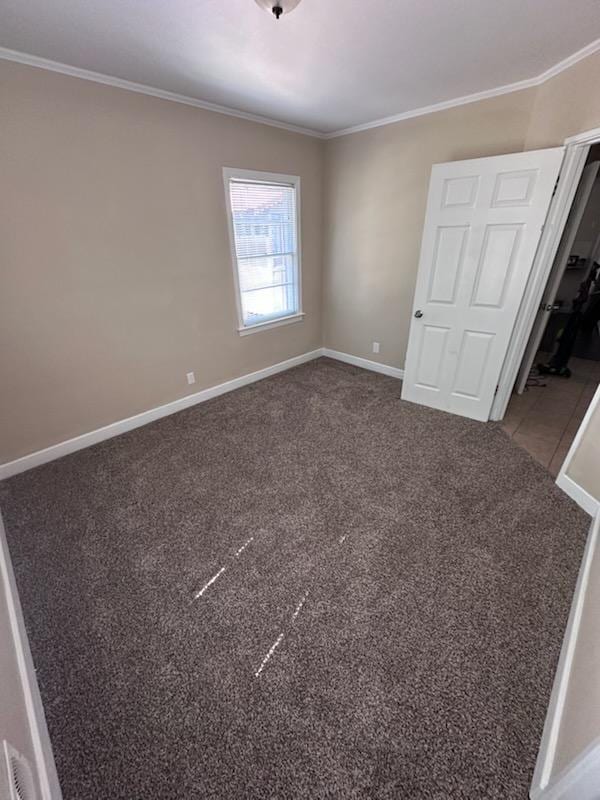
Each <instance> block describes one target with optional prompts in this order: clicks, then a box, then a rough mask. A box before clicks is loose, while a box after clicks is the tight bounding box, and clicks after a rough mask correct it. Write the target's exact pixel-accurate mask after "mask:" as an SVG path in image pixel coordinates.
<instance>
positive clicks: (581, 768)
mask: <svg viewBox="0 0 600 800" xmlns="http://www.w3.org/2000/svg"><path fill="white" fill-rule="evenodd" d="M599 535H600V515H598V516H596V518H595V519H594V520H593V521H592V525H591V528H590V532H589V535H588V538H587V542H586V546H585V551H584V554H583V558H582V561H581V566H580V568H579V575H578V578H577V585H576V587H575V593H574V595H573V601H572V603H571V611H570V613H569V619H568V622H567V628H566V631H565V635H564V638H563V644H562V648H561V651H560V658H559V660H558V666H557V668H556V675H555V677H554V685H553V687H552V694H551V695H550V703H549V704H548V711H547V714H546V721H545V724H544V731H543V733H542V740H541V742H540V749H539V752H538V757H537V761H536V765H535V770H534V773H533V779H532V782H531V789H530V793H529V796H530V797H531V800H575V798H576V799H577V800H584V799H585V800H596V798H597V797H598V795H597V794H586V793H585V791H584V789H585V787H587V786H588V781H589V778H590V774H592V773H593V774H595V775H598V772H599V771H600V764H599V763H598V756H599V751H598V743H599V742H600V740H597V741H596V743H595V745H594V747H593V748H591V749H590V750H589V752H588V750H586V751H584V752H583V753H580V755H579V757H578V758H577V759H575V760H574V761H573V762H572V763H571V764H569V766H568V767H567V768H566V769H565V770H564V771H563V772H562V773H561V774H560V775H555V774H554V761H555V756H556V746H557V744H558V739H559V735H560V726H561V723H562V717H563V712H564V707H565V703H566V699H567V693H568V689H569V680H570V677H571V671H572V668H573V661H574V659H575V652H576V648H577V639H578V636H579V630H580V626H581V618H582V615H583V608H584V604H585V600H586V592H587V587H588V583H589V580H590V571H591V566H592V561H593V559H594V553H595V551H596V547H597V546H598V538H599ZM596 786H597V784H596ZM567 789H568V790H569V791H567ZM577 789H579V792H578V791H577Z"/></svg>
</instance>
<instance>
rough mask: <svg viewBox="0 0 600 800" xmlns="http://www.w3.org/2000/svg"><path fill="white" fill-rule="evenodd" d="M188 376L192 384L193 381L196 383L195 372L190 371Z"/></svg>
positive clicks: (188, 380)
mask: <svg viewBox="0 0 600 800" xmlns="http://www.w3.org/2000/svg"><path fill="white" fill-rule="evenodd" d="M186 378H187V382H188V383H189V384H190V386H191V385H192V383H196V376H195V375H194V373H193V372H188V373H187V375H186Z"/></svg>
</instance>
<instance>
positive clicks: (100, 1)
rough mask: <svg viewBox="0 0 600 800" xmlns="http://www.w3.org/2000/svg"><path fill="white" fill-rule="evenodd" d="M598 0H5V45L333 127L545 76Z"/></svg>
mask: <svg viewBox="0 0 600 800" xmlns="http://www.w3.org/2000/svg"><path fill="white" fill-rule="evenodd" d="M599 37H600V0H302V2H301V3H300V5H299V6H298V7H297V8H296V10H295V11H293V12H291V13H290V14H289V15H287V16H284V17H282V18H281V19H280V20H279V21H276V20H275V19H274V18H273V17H271V16H270V15H268V14H267V13H265V12H264V11H262V10H261V9H260V8H259V7H258V6H257V5H256V3H255V2H254V0H0V46H2V47H5V48H10V49H11V50H18V51H21V52H24V53H28V54H32V55H35V56H38V57H42V58H46V59H51V60H54V61H59V62H62V63H64V64H69V65H72V66H74V67H78V68H81V69H86V70H93V71H95V72H100V73H104V74H106V75H110V76H114V77H118V78H122V79H125V80H128V81H133V82H136V83H141V84H145V85H148V86H152V87H156V88H158V89H162V90H166V91H169V92H175V93H178V94H181V95H186V96H188V97H191V98H197V99H199V100H204V101H208V102H211V103H216V104H219V105H223V106H227V107H229V108H233V109H238V110H241V111H246V112H250V113H252V114H258V115H262V116H265V117H269V118H271V119H274V120H279V121H281V122H286V123H289V124H292V125H297V126H302V127H304V128H310V129H312V130H314V131H318V132H322V133H328V132H332V131H337V130H340V129H345V128H348V127H351V126H356V125H361V124H364V123H368V122H371V121H373V120H377V119H380V118H383V117H388V116H391V115H397V114H401V113H404V112H408V111H411V110H413V109H417V108H421V107H424V106H429V105H432V104H436V103H440V102H444V101H448V100H452V99H453V98H457V97H462V96H465V95H470V94H473V93H478V92H483V91H487V90H490V89H494V88H495V87H499V86H503V85H505V84H511V83H513V82H518V81H522V80H525V79H529V78H533V77H535V76H537V75H539V74H540V73H542V72H544V71H545V70H547V69H548V68H550V67H552V66H553V65H555V64H556V63H557V62H560V61H561V60H563V59H564V58H566V57H568V56H570V55H571V54H573V53H574V52H576V51H578V50H580V49H581V48H583V47H585V46H586V45H589V44H590V43H591V42H592V41H594V40H596V39H598V38H599Z"/></svg>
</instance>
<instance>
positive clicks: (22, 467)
mask: <svg viewBox="0 0 600 800" xmlns="http://www.w3.org/2000/svg"><path fill="white" fill-rule="evenodd" d="M321 355H323V351H322V349H321V348H319V349H318V350H312V351H310V352H309V353H303V354H302V355H300V356H295V357H294V358H288V359H287V360H286V361H281V362H279V364H273V365H272V366H270V367H265V368H264V369H259V370H257V371H256V372H250V373H248V374H247V375H242V376H241V377H239V378H234V379H233V380H231V381H226V382H225V383H220V384H219V385H218V386H210V387H209V388H208V389H203V390H202V391H200V392H195V393H194V394H188V395H186V396H185V397H181V398H179V399H178V400H173V402H171V403H166V404H165V405H162V406H158V407H157V408H151V409H150V410H148V411H143V412H142V413H141V414H136V415H135V416H133V417H128V418H127V419H122V420H119V421H118V422H113V423H111V424H110V425H105V426H104V427H102V428H98V429H96V430H94V431H90V432H89V433H83V434H82V435H81V436H76V437H74V438H73V439H67V440H66V441H65V442H59V443H58V444H54V445H52V446H51V447H46V448H45V449H44V450H37V451H36V452H35V453H30V454H29V455H26V456H22V457H21V458H17V459H15V460H14V461H9V462H8V463H6V464H0V480H4V479H5V478H10V477H11V476H12V475H17V474H19V473H20V472H25V471H26V470H28V469H33V467H39V466H40V465H41V464H47V463H48V462H49V461H54V460H55V459H57V458H61V457H62V456H66V455H68V454H69V453H74V452H76V451H77V450H83V449H84V448H85V447H90V446H91V445H93V444H97V443H98V442H103V441H104V440H105V439H112V437H113V436H119V435H120V434H121V433H126V432H127V431H131V430H133V429H134V428H140V427H141V426H142V425H147V424H148V423H149V422H153V421H154V420H157V419H161V418H162V417H167V416H169V415H170V414H175V413H176V412H177V411H183V409H185V408H190V406H195V405H196V404H197V403H204V402H205V401H206V400H210V399H211V398H213V397H218V396H219V395H220V394H226V393H227V392H232V391H233V390H234V389H240V388H241V387H242V386H247V385H248V384H249V383H255V382H256V381H260V380H262V379H263V378H268V377H269V376H270V375H275V374H277V373H278V372H283V371H284V370H286V369H291V368H292V367H297V366H298V365H299V364H304V363H305V362H306V361H312V359H314V358H318V357H319V356H321Z"/></svg>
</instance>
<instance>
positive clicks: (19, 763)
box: [0, 740, 37, 800]
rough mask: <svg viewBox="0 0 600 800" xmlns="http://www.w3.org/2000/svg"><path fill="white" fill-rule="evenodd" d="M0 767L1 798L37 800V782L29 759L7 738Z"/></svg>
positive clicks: (8, 799) (7, 799)
mask: <svg viewBox="0 0 600 800" xmlns="http://www.w3.org/2000/svg"><path fill="white" fill-rule="evenodd" d="M3 750H4V753H3V759H2V762H3V763H2V765H1V768H0V789H1V791H0V798H2V800H4V798H5V797H6V800H36V798H37V795H36V791H35V784H34V782H33V773H32V772H31V767H30V765H29V761H28V760H27V759H26V758H25V756H23V755H21V753H19V752H18V751H17V750H15V748H14V747H13V746H12V745H10V744H9V743H8V742H7V741H6V740H5V741H4V747H3Z"/></svg>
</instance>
